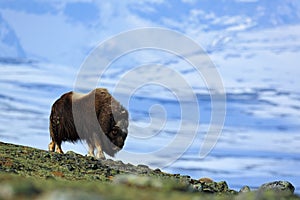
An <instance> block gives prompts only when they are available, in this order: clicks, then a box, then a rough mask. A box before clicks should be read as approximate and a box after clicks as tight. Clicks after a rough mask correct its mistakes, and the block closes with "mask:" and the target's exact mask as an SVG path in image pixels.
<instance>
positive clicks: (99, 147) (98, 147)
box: [95, 140, 105, 159]
mask: <svg viewBox="0 0 300 200" xmlns="http://www.w3.org/2000/svg"><path fill="white" fill-rule="evenodd" d="M95 146H96V148H97V155H96V158H98V159H105V156H104V153H103V151H102V147H101V145H100V142H99V141H98V140H95Z"/></svg>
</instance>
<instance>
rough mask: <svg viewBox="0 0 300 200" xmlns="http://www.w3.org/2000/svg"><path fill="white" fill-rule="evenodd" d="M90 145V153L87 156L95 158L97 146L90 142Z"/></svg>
mask: <svg viewBox="0 0 300 200" xmlns="http://www.w3.org/2000/svg"><path fill="white" fill-rule="evenodd" d="M88 145H89V152H88V154H87V156H92V157H95V153H94V150H95V146H94V145H93V144H92V143H90V142H88Z"/></svg>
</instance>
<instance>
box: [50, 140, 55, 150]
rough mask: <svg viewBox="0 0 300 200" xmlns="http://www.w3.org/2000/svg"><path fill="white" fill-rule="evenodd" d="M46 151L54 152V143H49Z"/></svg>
mask: <svg viewBox="0 0 300 200" xmlns="http://www.w3.org/2000/svg"><path fill="white" fill-rule="evenodd" d="M48 149H49V151H51V152H54V149H55V142H53V140H52V141H51V142H50V144H49V145H48Z"/></svg>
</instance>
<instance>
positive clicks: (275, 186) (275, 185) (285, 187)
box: [258, 181, 295, 194]
mask: <svg viewBox="0 0 300 200" xmlns="http://www.w3.org/2000/svg"><path fill="white" fill-rule="evenodd" d="M258 190H259V191H266V190H272V191H275V192H287V193H290V194H293V193H294V191H295V187H294V186H293V185H292V184H291V183H290V182H288V181H274V182H270V183H265V184H263V185H261V186H260V187H259V189H258Z"/></svg>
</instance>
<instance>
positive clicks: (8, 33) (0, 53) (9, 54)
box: [0, 14, 26, 58]
mask: <svg viewBox="0 0 300 200" xmlns="http://www.w3.org/2000/svg"><path fill="white" fill-rule="evenodd" d="M25 57H26V53H25V52H24V50H23V48H22V46H21V44H20V42H19V39H18V37H17V36H16V34H15V32H14V30H13V29H12V28H11V27H10V25H9V24H8V23H7V22H6V21H5V20H4V19H3V18H2V16H1V14H0V58H25Z"/></svg>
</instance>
